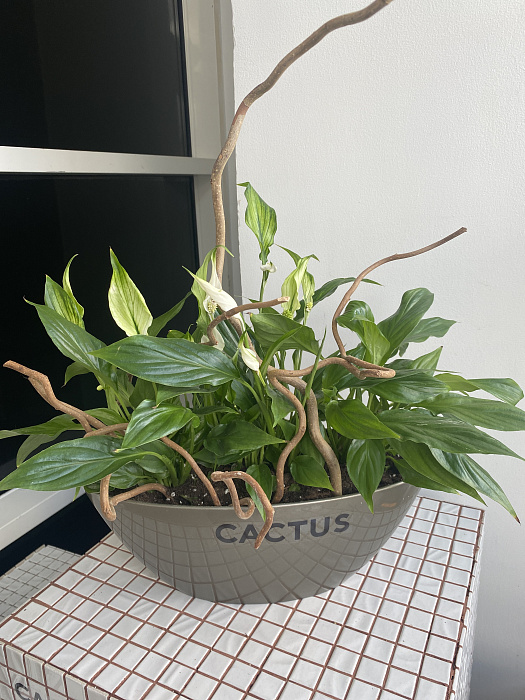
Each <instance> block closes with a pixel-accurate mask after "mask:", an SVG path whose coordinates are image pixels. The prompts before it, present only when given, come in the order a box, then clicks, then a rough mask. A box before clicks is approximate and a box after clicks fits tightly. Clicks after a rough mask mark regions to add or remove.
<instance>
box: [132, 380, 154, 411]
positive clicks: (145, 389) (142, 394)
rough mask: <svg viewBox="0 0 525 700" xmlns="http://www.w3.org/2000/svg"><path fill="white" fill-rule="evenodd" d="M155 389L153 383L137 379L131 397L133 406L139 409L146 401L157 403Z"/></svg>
mask: <svg viewBox="0 0 525 700" xmlns="http://www.w3.org/2000/svg"><path fill="white" fill-rule="evenodd" d="M155 389H156V386H155V384H152V382H148V381H146V380H145V379H137V381H136V382H135V386H134V388H133V391H132V392H131V395H130V397H129V402H130V404H131V406H132V407H133V408H137V406H139V405H140V404H141V403H142V402H143V401H144V400H145V399H149V400H150V401H154V402H156V400H157V394H156V391H155ZM159 403H160V402H159Z"/></svg>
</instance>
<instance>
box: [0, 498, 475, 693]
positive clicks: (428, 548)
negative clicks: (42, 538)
mask: <svg viewBox="0 0 525 700" xmlns="http://www.w3.org/2000/svg"><path fill="white" fill-rule="evenodd" d="M481 522H482V513H481V511H479V510H474V509H471V508H463V509H462V508H461V507H460V506H456V505H453V504H450V503H443V502H441V501H437V500H431V499H421V500H420V499H418V500H417V501H416V503H415V505H414V507H413V508H412V509H411V511H410V512H409V513H408V515H407V516H406V518H405V520H404V521H403V523H402V525H401V526H400V528H399V529H398V530H397V531H396V533H395V534H394V536H393V537H392V538H391V539H390V540H389V541H388V542H387V544H386V545H385V547H384V548H383V549H382V550H381V551H380V552H379V553H378V554H377V556H376V557H375V559H374V560H372V562H370V564H368V565H367V567H365V569H363V570H362V571H361V572H359V573H357V574H355V575H354V576H352V577H351V579H349V581H347V583H346V584H344V585H343V586H340V587H339V588H337V589H335V590H333V591H330V592H328V593H324V594H322V595H319V596H316V597H314V598H307V599H304V600H302V601H295V602H291V603H279V604H275V605H243V606H241V605H230V604H220V603H217V604H214V603H209V602H207V601H202V600H197V599H194V598H190V597H189V596H187V595H185V594H183V593H180V592H178V591H175V590H173V589H170V588H169V587H168V586H166V585H165V584H163V583H161V582H160V581H158V580H156V579H155V578H153V577H152V576H151V575H149V574H148V572H147V570H145V569H143V567H142V565H140V564H139V563H138V562H137V561H136V560H135V559H133V557H132V556H131V555H130V554H129V553H128V552H127V551H126V550H125V549H124V548H123V547H122V546H121V545H120V543H119V541H118V540H117V539H116V537H115V536H114V535H111V536H109V537H108V538H106V539H105V540H104V541H103V542H102V543H101V544H99V545H98V546H97V547H95V548H94V549H93V550H92V551H91V552H90V553H89V554H88V555H86V556H85V557H82V558H81V559H80V560H78V561H77V562H76V563H75V564H73V566H72V567H71V568H70V569H69V570H68V571H67V572H66V573H64V574H63V575H62V576H61V577H60V578H59V579H58V580H57V581H55V582H54V583H53V584H51V585H49V586H48V587H47V588H46V589H45V590H44V591H42V592H41V593H40V594H38V595H36V596H35V597H34V598H33V600H32V601H31V602H30V603H29V604H28V605H26V606H25V607H24V608H22V609H20V610H19V611H18V612H16V613H15V614H14V615H13V616H12V617H10V618H9V619H8V620H6V621H5V622H4V623H3V625H0V698H1V700H18V698H19V697H20V696H19V695H14V694H13V692H12V690H11V689H12V688H14V687H15V685H16V684H17V683H19V684H21V686H19V690H21V692H22V694H23V693H25V694H26V695H27V696H30V694H32V695H31V697H32V698H33V697H37V694H38V695H39V696H40V700H66V699H69V700H117V699H118V700H146V699H147V700H177V699H178V698H181V699H184V700H395V699H396V698H397V699H398V700H399V699H403V698H404V699H405V700H448V699H450V698H454V699H455V700H467V698H468V686H469V676H470V664H471V655H472V636H473V628H474V617H475V614H474V613H475V599H476V591H477V581H478V580H479V571H478V563H477V562H478V560H479V543H480V533H481ZM473 582H475V584H476V585H473ZM2 641H3V642H5V645H4V646H2V644H1V642H2ZM458 659H459V661H457V660H458ZM455 660H456V661H455ZM455 663H456V664H457V666H456V667H455V665H454V664H455ZM23 688H27V691H26V690H23Z"/></svg>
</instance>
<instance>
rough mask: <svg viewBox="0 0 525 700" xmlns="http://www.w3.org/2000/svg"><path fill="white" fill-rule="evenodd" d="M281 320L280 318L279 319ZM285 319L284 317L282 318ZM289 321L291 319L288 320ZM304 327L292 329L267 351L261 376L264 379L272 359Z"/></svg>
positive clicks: (261, 368)
mask: <svg viewBox="0 0 525 700" xmlns="http://www.w3.org/2000/svg"><path fill="white" fill-rule="evenodd" d="M279 318H280V317H279ZM282 318H284V317H282ZM287 320H289V319H287ZM302 328H304V326H299V327H298V328H291V329H290V330H289V331H288V332H287V333H285V334H284V335H282V336H281V337H280V338H279V339H278V340H276V341H275V343H272V344H271V346H270V348H269V349H268V350H267V352H266V354H265V355H264V358H263V361H262V364H261V367H260V373H261V376H262V377H264V376H265V375H266V370H267V369H268V367H269V365H271V363H272V359H273V357H274V355H275V354H276V353H278V352H279V350H282V349H284V346H285V345H286V344H287V343H288V341H289V340H290V339H291V338H293V336H294V335H295V334H296V333H297V332H298V331H300V330H301V329H302Z"/></svg>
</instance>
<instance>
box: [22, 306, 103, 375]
mask: <svg viewBox="0 0 525 700" xmlns="http://www.w3.org/2000/svg"><path fill="white" fill-rule="evenodd" d="M29 303H31V305H32V306H34V307H35V309H36V310H37V313H38V316H39V317H40V320H41V321H42V323H43V325H44V328H45V329H46V331H47V334H48V335H49V337H50V338H51V340H52V341H53V343H54V344H55V345H56V347H57V348H58V349H59V350H60V352H61V353H62V354H63V355H65V356H66V357H69V359H70V360H73V361H74V362H79V363H80V364H81V365H84V367H86V368H87V369H89V371H90V372H94V373H95V375H96V376H97V378H98V379H99V380H100V381H102V380H104V381H105V382H106V383H108V384H110V383H114V382H112V381H111V368H110V367H109V366H108V364H107V362H105V361H104V360H101V359H99V358H98V357H94V356H93V355H92V354H91V353H92V352H94V351H96V350H100V349H101V348H105V347H106V346H105V345H104V343H103V342H102V341H100V340H98V339H97V338H95V337H94V336H92V335H90V334H89V333H88V332H87V331H86V330H84V329H83V328H80V327H79V326H77V325H76V324H74V323H71V321H68V320H67V319H65V318H63V317H62V316H61V315H60V314H59V313H57V312H56V311H54V310H53V309H50V308H48V307H47V306H41V305H40V304H33V303H32V302H29Z"/></svg>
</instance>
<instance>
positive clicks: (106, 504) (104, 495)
mask: <svg viewBox="0 0 525 700" xmlns="http://www.w3.org/2000/svg"><path fill="white" fill-rule="evenodd" d="M110 479H111V474H108V476H105V477H104V478H103V479H101V480H100V509H101V510H102V513H103V515H104V517H105V518H106V520H109V521H110V522H113V520H116V519H117V513H116V511H115V506H116V505H117V504H118V503H122V501H127V500H128V499H130V498H134V497H135V496H139V495H140V494H141V493H145V492H146V491H160V492H161V493H162V494H164V496H166V498H167V497H168V496H169V493H170V490H169V489H168V487H167V486H163V485H162V484H157V483H155V484H143V485H142V486H137V487H136V488H134V489H131V490H130V491H126V492H125V493H119V494H117V495H116V496H111V497H110V495H109V481H110Z"/></svg>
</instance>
